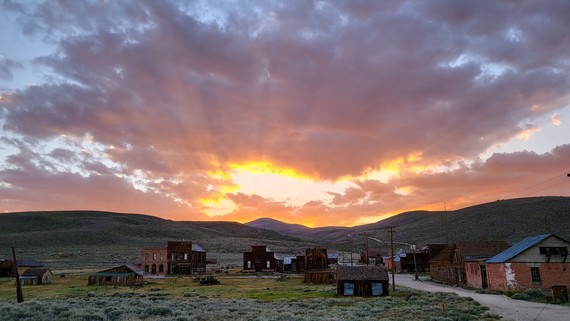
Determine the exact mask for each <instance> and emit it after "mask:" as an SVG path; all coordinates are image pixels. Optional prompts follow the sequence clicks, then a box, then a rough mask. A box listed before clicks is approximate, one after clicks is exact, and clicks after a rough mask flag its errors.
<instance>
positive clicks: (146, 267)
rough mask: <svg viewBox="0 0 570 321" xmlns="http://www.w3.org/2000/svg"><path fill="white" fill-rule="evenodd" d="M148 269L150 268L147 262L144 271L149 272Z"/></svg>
mask: <svg viewBox="0 0 570 321" xmlns="http://www.w3.org/2000/svg"><path fill="white" fill-rule="evenodd" d="M148 271H149V269H148V264H145V265H144V272H145V273H148Z"/></svg>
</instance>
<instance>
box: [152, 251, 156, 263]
mask: <svg viewBox="0 0 570 321" xmlns="http://www.w3.org/2000/svg"><path fill="white" fill-rule="evenodd" d="M152 260H153V261H156V253H152Z"/></svg>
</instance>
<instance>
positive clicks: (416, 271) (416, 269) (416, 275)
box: [411, 244, 420, 281]
mask: <svg viewBox="0 0 570 321" xmlns="http://www.w3.org/2000/svg"><path fill="white" fill-rule="evenodd" d="M411 248H412V251H414V252H413V253H414V272H415V279H416V281H417V280H419V279H420V278H419V277H418V264H417V263H416V245H415V244H412V246H411Z"/></svg>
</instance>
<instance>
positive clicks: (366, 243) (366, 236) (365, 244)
mask: <svg viewBox="0 0 570 321" xmlns="http://www.w3.org/2000/svg"><path fill="white" fill-rule="evenodd" d="M364 246H366V265H368V264H369V263H370V259H369V258H368V233H366V234H364Z"/></svg>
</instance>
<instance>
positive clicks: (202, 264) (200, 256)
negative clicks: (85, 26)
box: [166, 241, 206, 275]
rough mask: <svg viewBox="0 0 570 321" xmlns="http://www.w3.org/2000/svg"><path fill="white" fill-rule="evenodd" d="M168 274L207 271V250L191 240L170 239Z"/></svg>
mask: <svg viewBox="0 0 570 321" xmlns="http://www.w3.org/2000/svg"><path fill="white" fill-rule="evenodd" d="M166 251H167V257H168V274H181V275H192V274H194V273H204V272H205V271H206V251H204V249H202V248H201V247H200V246H198V245H196V244H192V242H189V241H182V242H174V241H168V246H167V249H166Z"/></svg>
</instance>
